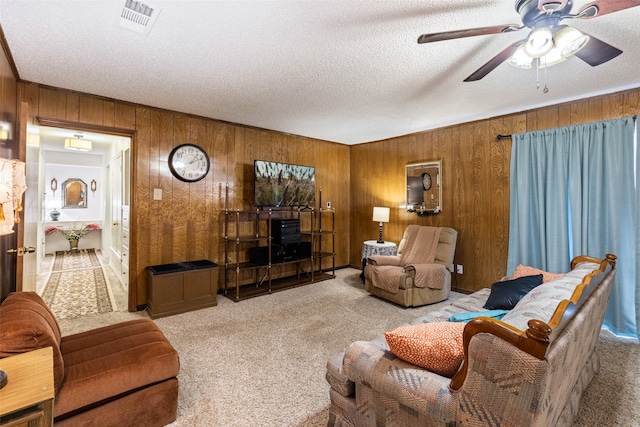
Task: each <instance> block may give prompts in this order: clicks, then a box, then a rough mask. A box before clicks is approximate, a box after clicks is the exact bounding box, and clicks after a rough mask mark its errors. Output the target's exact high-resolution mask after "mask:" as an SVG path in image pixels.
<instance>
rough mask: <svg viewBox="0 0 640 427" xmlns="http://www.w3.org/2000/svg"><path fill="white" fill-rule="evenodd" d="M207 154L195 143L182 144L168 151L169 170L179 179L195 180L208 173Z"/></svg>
mask: <svg viewBox="0 0 640 427" xmlns="http://www.w3.org/2000/svg"><path fill="white" fill-rule="evenodd" d="M209 167H210V163H209V156H208V155H207V152H206V151H204V150H203V149H202V148H200V147H198V146H197V145H195V144H182V145H178V146H177V147H176V148H174V149H173V150H171V153H169V170H171V173H172V174H173V176H175V177H176V178H178V179H179V180H181V181H185V182H196V181H200V180H201V179H202V178H204V177H205V176H207V174H208V173H209Z"/></svg>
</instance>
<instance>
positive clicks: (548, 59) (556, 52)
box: [538, 46, 567, 68]
mask: <svg viewBox="0 0 640 427" xmlns="http://www.w3.org/2000/svg"><path fill="white" fill-rule="evenodd" d="M566 60H567V57H566V56H563V55H562V50H561V49H559V48H558V47H557V46H554V47H553V49H551V50H550V51H549V52H547V54H546V55H544V56H541V57H540V58H538V68H545V67H550V66H552V65H556V64H559V63H561V62H563V61H566Z"/></svg>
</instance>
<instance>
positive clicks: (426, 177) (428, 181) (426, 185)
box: [422, 172, 431, 191]
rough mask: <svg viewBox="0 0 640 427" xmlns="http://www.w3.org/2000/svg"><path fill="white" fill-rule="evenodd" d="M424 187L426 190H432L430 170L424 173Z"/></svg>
mask: <svg viewBox="0 0 640 427" xmlns="http://www.w3.org/2000/svg"><path fill="white" fill-rule="evenodd" d="M422 188H423V189H424V191H427V190H431V175H429V173H428V172H425V173H423V174H422Z"/></svg>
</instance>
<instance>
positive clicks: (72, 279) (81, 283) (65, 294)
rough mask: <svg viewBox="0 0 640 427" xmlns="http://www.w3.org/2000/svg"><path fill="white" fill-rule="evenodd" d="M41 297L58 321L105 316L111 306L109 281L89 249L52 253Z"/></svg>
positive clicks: (112, 305) (94, 254) (111, 308)
mask: <svg viewBox="0 0 640 427" xmlns="http://www.w3.org/2000/svg"><path fill="white" fill-rule="evenodd" d="M42 298H43V299H44V300H45V301H46V303H47V304H48V305H49V307H50V308H51V310H52V311H53V312H54V313H55V315H56V316H57V318H58V319H71V318H74V317H78V316H85V315H87V314H98V313H109V312H111V311H113V307H114V306H115V304H114V303H113V301H112V299H113V297H112V295H111V291H110V289H109V282H108V281H107V279H106V276H105V274H104V270H103V267H102V264H101V263H100V259H99V258H98V256H97V255H96V253H95V251H94V250H93V249H87V250H81V251H74V252H63V251H58V252H56V254H55V259H54V261H53V267H52V269H51V275H50V276H49V280H48V281H47V284H46V285H45V287H44V290H43V292H42Z"/></svg>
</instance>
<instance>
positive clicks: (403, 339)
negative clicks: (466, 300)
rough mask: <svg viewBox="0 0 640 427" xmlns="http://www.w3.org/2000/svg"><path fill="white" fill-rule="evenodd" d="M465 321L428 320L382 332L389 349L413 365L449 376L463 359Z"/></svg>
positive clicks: (455, 370) (456, 369)
mask: <svg viewBox="0 0 640 427" xmlns="http://www.w3.org/2000/svg"><path fill="white" fill-rule="evenodd" d="M464 326H465V323H452V322H431V323H422V324H418V325H405V326H400V327H399V328H397V329H395V330H393V331H391V332H385V333H384V336H385V338H386V339H387V344H389V348H390V349H391V352H392V353H393V354H395V355H396V356H397V357H398V358H400V359H402V360H404V361H406V362H409V363H411V364H413V365H416V366H420V367H422V368H425V369H428V370H429V371H431V372H435V373H436V374H439V375H442V376H445V377H449V378H451V377H452V376H453V375H454V374H455V373H456V372H457V371H458V368H459V367H460V364H461V363H462V360H463V359H464V351H463V348H462V331H464Z"/></svg>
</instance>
